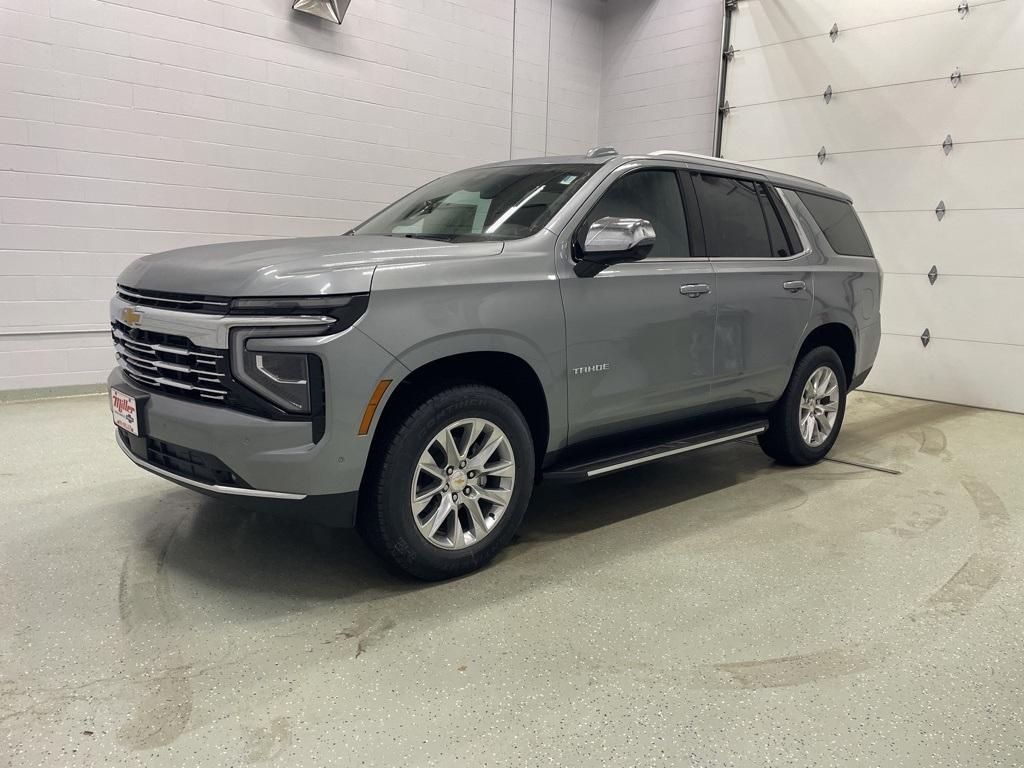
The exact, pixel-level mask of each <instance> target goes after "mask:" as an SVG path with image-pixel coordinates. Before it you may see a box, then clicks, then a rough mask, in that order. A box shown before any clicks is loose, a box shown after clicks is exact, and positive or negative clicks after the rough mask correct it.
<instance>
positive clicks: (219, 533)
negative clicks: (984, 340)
mask: <svg viewBox="0 0 1024 768" xmlns="http://www.w3.org/2000/svg"><path fill="white" fill-rule="evenodd" d="M892 402H893V401H875V402H874V404H872V401H871V400H868V401H867V402H866V403H865V407H871V408H872V410H873V411H874V412H872V413H868V414H863V415H862V416H861V417H860V418H858V419H857V420H856V421H852V422H851V423H850V424H849V425H848V427H847V429H846V430H844V434H843V438H842V440H841V441H840V444H839V445H837V454H841V453H843V452H844V451H856V452H857V453H859V454H863V453H864V452H865V451H866V450H867V449H869V448H870V446H871V444H872V443H875V442H877V441H879V440H881V439H883V438H885V437H887V436H890V435H895V434H897V433H900V432H904V433H910V432H912V430H913V429H914V428H915V427H920V426H921V425H925V424H934V423H936V422H939V421H942V420H944V419H948V418H953V417H954V416H958V415H962V414H963V413H964V409H958V408H956V407H954V406H944V405H938V404H933V403H923V404H920V405H918V404H913V405H910V407H897V408H893V407H892V406H891V403H892ZM897 402H912V401H897ZM878 406H882V407H878ZM832 466H833V467H837V465H832ZM806 471H813V470H799V469H796V470H794V469H789V468H783V467H779V466H775V465H773V464H772V463H771V461H770V460H769V459H767V458H766V457H765V456H764V455H763V454H762V453H761V452H760V450H759V449H758V448H757V447H756V446H752V445H745V444H732V445H723V446H719V447H716V448H712V449H708V450H705V451H701V452H699V453H695V454H691V455H689V456H685V457H679V458H678V459H669V460H665V461H661V462H656V463H653V464H649V465H645V466H642V467H637V468H635V469H633V470H629V471H625V472H621V473H617V474H615V475H613V476H609V477H606V478H600V479H597V480H593V481H590V482H587V483H577V484H566V485H558V484H550V485H547V484H545V485H540V486H538V487H537V488H536V489H535V492H534V497H533V500H532V502H531V505H530V508H529V510H528V512H527V515H526V518H525V520H524V522H523V524H522V526H521V528H520V531H519V533H518V534H517V536H516V538H515V539H514V540H513V543H512V545H511V546H510V547H509V548H507V549H506V550H505V552H503V553H502V554H501V555H499V557H498V558H497V560H496V564H498V563H500V564H504V567H506V568H508V567H511V566H513V565H514V566H515V569H516V570H517V571H521V568H526V569H528V570H529V573H530V575H531V576H535V577H537V578H542V574H541V573H539V572H537V571H538V569H537V568H534V567H533V566H534V565H535V563H531V562H530V558H531V555H530V552H531V550H534V549H535V548H537V547H538V546H539V545H544V544H547V543H550V542H559V540H567V539H572V538H573V537H576V536H580V535H585V534H588V533H590V532H595V531H599V530H601V529H604V528H606V527H609V526H619V527H621V528H622V531H621V535H622V537H623V541H624V542H627V543H624V544H623V545H622V546H623V547H628V548H630V549H631V550H636V551H637V552H642V550H643V549H644V548H645V547H646V546H650V545H651V544H650V542H647V541H645V540H644V537H643V536H638V535H632V534H635V533H636V531H634V530H632V529H631V526H633V527H634V528H635V527H636V526H637V523H636V521H637V519H638V518H642V517H644V516H646V515H651V514H652V513H654V514H657V516H658V517H657V527H658V540H659V542H661V543H664V542H665V541H666V540H667V541H671V540H673V539H679V538H684V537H687V536H693V535H696V534H699V533H700V532H702V531H705V530H707V529H709V528H712V527H714V526H724V525H728V524H730V523H732V522H734V521H735V520H736V519H738V518H741V517H743V516H746V515H750V514H753V513H755V512H756V511H757V508H756V507H754V506H751V505H750V504H749V503H747V504H745V505H743V506H738V507H729V506H726V507H725V508H724V509H723V506H722V505H721V504H709V505H702V504H701V503H700V501H701V499H707V498H710V497H713V496H714V495H715V494H717V493H720V492H722V491H724V490H726V489H730V488H735V487H737V486H739V485H741V484H744V483H749V482H752V481H756V480H757V479H758V478H760V477H762V476H764V475H773V476H774V475H776V474H778V473H790V472H796V473H799V472H806ZM854 471H863V470H854ZM817 472H818V473H819V475H822V471H821V470H817ZM849 473H850V470H848V469H847V470H844V471H839V470H838V468H836V471H835V472H834V473H833V474H831V475H829V474H823V475H822V476H824V478H825V479H824V481H823V482H826V483H828V482H839V481H840V480H841V479H842V477H844V476H845V475H846V474H849ZM776 490H778V489H776ZM147 502H148V504H149V506H148V507H146V506H143V507H142V508H140V509H138V510H137V511H138V512H139V513H140V514H139V515H138V516H137V518H136V519H137V521H138V525H139V527H140V535H139V541H140V546H141V547H142V548H145V549H148V550H150V553H151V555H152V556H153V557H154V558H155V559H158V560H159V563H160V566H159V567H161V568H163V567H167V568H168V569H171V570H172V571H174V572H177V573H179V574H180V575H183V576H187V577H188V578H191V579H197V580H200V581H203V582H207V583H209V584H210V585H211V586H212V587H214V588H217V587H220V588H223V589H234V590H238V591H242V592H245V593H250V594H251V593H256V594H260V593H262V594H267V595H277V596H280V597H287V598H295V599H300V600H301V599H312V600H337V599H344V598H346V597H354V596H360V597H361V598H364V599H376V598H381V597H386V596H388V595H394V594H400V593H407V592H414V591H417V590H424V589H431V588H432V585H425V584H422V583H420V582H417V581H414V580H411V579H408V578H406V577H404V576H402V575H401V574H396V573H394V572H393V571H389V570H388V569H386V568H385V567H384V566H383V565H382V563H381V562H380V561H379V560H378V559H377V558H376V557H375V556H374V555H373V554H372V553H370V551H369V550H368V549H367V548H366V547H365V545H364V544H363V542H362V540H361V539H360V538H359V536H358V535H357V534H356V533H355V532H354V531H351V530H335V529H330V528H326V527H323V526H318V525H313V524H310V523H306V522H301V521H297V520H291V519H289V518H288V517H287V516H285V515H274V514H269V513H255V512H250V511H246V510H243V509H240V508H237V507H234V506H231V505H229V504H226V503H223V502H220V501H215V500H212V499H206V498H204V497H200V496H196V495H195V494H192V493H190V492H188V491H181V490H169V491H168V492H167V494H165V495H163V496H160V497H158V498H156V499H151V500H147ZM706 506H707V507H711V509H710V511H709V510H707V509H705V507H706ZM154 532H156V534H154ZM608 535H609V536H611V537H615V536H618V535H620V533H619V532H618V531H616V532H611V531H610V530H609V532H608ZM562 545H564V550H565V557H564V558H562V557H559V559H558V563H557V566H558V570H557V572H558V573H559V575H560V576H564V575H565V573H566V572H567V571H566V569H570V570H571V569H573V568H586V567H594V566H596V565H599V564H600V562H599V561H597V560H596V558H607V557H609V556H611V555H612V554H614V552H615V551H616V547H615V546H614V545H613V546H611V547H605V548H604V550H605V552H604V553H603V554H595V553H594V552H593V551H592V550H588V552H587V554H586V555H584V556H582V559H581V556H580V554H579V552H578V551H574V547H573V544H572V542H571V541H564V542H561V543H560V544H557V545H556V547H562ZM609 551H610V553H611V554H609ZM520 566H521V567H520ZM541 570H542V569H541ZM492 575H493V574H492ZM520 576H521V573H520ZM467 578H472V577H467ZM510 578H511V577H510Z"/></svg>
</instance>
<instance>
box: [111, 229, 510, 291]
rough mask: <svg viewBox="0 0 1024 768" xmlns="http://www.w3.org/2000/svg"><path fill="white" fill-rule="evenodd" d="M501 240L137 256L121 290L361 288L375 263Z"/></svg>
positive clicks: (292, 244)
mask: <svg viewBox="0 0 1024 768" xmlns="http://www.w3.org/2000/svg"><path fill="white" fill-rule="evenodd" d="M503 248H504V243H502V242H484V243H444V242H438V241H435V240H420V239H415V238H404V237H386V236H382V235H335V236H331V237H303V238H293V239H284V240H250V241H247V242H241V243H218V244H216V245H199V246H193V247H191V248H179V249H178V250H175V251H166V252H164V253H154V254H153V255H151V256H144V257H142V258H141V259H138V260H136V261H134V262H132V263H131V264H129V265H128V267H127V268H126V269H125V270H124V271H123V272H122V273H121V275H120V276H119V277H118V279H117V281H118V283H120V284H121V285H123V286H125V287H127V288H135V289H137V290H151V291H170V292H173V293H192V294H202V295H205V296H229V297H236V296H311V295H316V294H321V295H329V294H342V293H366V292H368V291H369V290H370V281H371V279H372V277H373V271H374V269H375V268H376V267H377V266H379V265H382V264H388V265H394V264H403V263H409V264H413V263H417V262H422V261H433V260H439V259H463V258H473V257H480V256H495V255H497V254H499V253H501V251H502V249H503Z"/></svg>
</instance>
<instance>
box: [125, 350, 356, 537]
mask: <svg viewBox="0 0 1024 768" xmlns="http://www.w3.org/2000/svg"><path fill="white" fill-rule="evenodd" d="M107 383H108V385H109V386H111V387H115V388H117V389H118V390H120V391H121V392H124V393H125V394H129V395H132V396H133V397H135V398H136V400H137V401H138V402H139V403H140V405H141V409H142V412H143V413H144V417H143V421H142V423H143V433H144V434H143V436H142V437H136V436H134V435H131V434H129V433H127V432H125V431H123V430H120V429H115V439H116V441H117V444H118V447H120V448H121V450H122V451H123V452H124V454H125V455H126V456H127V457H128V458H129V459H131V460H132V461H133V462H134V463H135V464H136V465H138V466H139V467H141V468H143V469H145V470H147V471H149V472H152V473H154V474H156V475H159V476H161V477H163V478H165V479H167V480H170V481H171V482H174V483H177V484H178V485H181V486H183V487H185V488H189V489H190V490H193V491H198V492H200V493H203V494H205V495H207V496H211V497H213V498H216V499H220V500H222V501H228V502H231V503H234V504H237V505H240V506H243V507H247V508H250V509H258V510H267V511H270V512H280V513H284V514H287V515H289V516H293V517H299V518H302V519H306V520H312V521H315V522H319V523H323V524H325V525H330V526H334V527H350V526H352V525H354V524H355V516H356V502H357V499H358V495H359V494H358V483H357V484H356V486H355V487H353V488H351V489H348V490H342V491H332V492H327V493H308V492H303V491H298V490H295V489H296V488H298V487H300V485H301V482H298V483H297V482H296V478H301V477H303V476H305V475H306V474H307V473H309V472H311V471H315V467H316V466H317V461H316V457H315V456H314V455H313V453H312V452H311V451H310V450H309V449H310V448H312V447H313V446H312V444H311V443H310V436H309V433H310V430H311V426H310V424H309V423H308V422H275V421H270V420H268V419H260V418H258V417H254V416H249V415H247V414H243V413H237V412H233V411H230V410H228V409H225V408H219V407H216V406H207V405H199V404H196V403H191V402H187V401H181V400H177V399H175V398H172V397H167V396H164V395H159V394H154V393H152V392H147V391H145V390H142V389H141V388H139V387H136V386H135V385H133V384H131V383H129V382H127V381H125V379H124V377H123V376H122V375H121V372H120V371H119V370H117V369H115V370H114V371H112V372H111V374H110V376H109V377H108V379H107ZM168 444H169V445H170V446H173V447H174V448H175V449H176V450H178V451H179V452H184V453H186V454H191V453H192V452H196V454H198V455H200V456H203V457H205V458H206V461H205V462H204V463H207V464H209V463H215V464H216V465H217V467H220V468H222V469H221V471H220V472H218V474H217V475H214V474H212V473H210V472H209V471H204V472H202V473H201V474H200V473H199V472H196V471H192V470H191V468H190V467H189V464H188V463H186V462H178V463H170V462H168V461H167V460H166V459H164V460H163V461H160V462H158V461H156V460H155V459H154V450H155V449H154V447H153V446H154V445H160V446H163V447H164V448H165V449H166V446H167V445H168ZM249 448H251V449H252V450H246V449H249ZM200 451H202V453H199V452H200ZM197 461H203V459H197ZM217 477H224V478H225V480H224V481H223V482H218V480H217V479H216V478H217ZM257 478H258V480H257V481H256V483H254V482H253V481H254V480H256V479H257ZM275 488H290V489H292V490H275Z"/></svg>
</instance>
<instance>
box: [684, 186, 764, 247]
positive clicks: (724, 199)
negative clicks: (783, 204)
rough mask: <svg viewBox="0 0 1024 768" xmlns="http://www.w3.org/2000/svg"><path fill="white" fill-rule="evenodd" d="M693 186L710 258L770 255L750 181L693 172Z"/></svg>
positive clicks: (762, 216)
mask: <svg viewBox="0 0 1024 768" xmlns="http://www.w3.org/2000/svg"><path fill="white" fill-rule="evenodd" d="M693 186H694V188H695V189H696V192H697V202H698V203H699V204H700V217H701V221H702V222H703V223H704V239H705V241H706V242H707V245H708V256H709V257H711V258H712V259H715V258H718V259H721V258H742V259H751V258H758V259H760V258H768V257H770V256H771V255H772V246H771V241H770V240H769V239H768V228H767V227H766V226H765V220H764V214H763V213H762V211H761V202H760V200H759V199H758V194H757V191H756V190H755V188H754V183H753V182H750V181H744V180H742V179H730V178H728V177H726V176H714V175H711V174H706V173H695V174H693Z"/></svg>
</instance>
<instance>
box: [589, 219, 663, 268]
mask: <svg viewBox="0 0 1024 768" xmlns="http://www.w3.org/2000/svg"><path fill="white" fill-rule="evenodd" d="M654 241H655V232H654V226H653V225H652V224H651V222H649V221H647V219H624V218H618V217H616V216H605V217H604V218H603V219H598V220H597V221H595V222H594V223H593V224H591V225H590V228H589V229H588V230H587V236H586V239H585V240H584V241H583V242H582V243H581V244H580V251H581V252H582V255H581V256H580V257H579V259H578V260H577V261H576V266H575V267H573V271H574V272H575V273H576V274H577V275H579V276H580V277H593V276H594V275H596V274H598V273H599V272H601V270H603V269H605V268H606V267H610V266H611V265H612V264H620V263H622V262H626V261H640V260H641V259H643V258H645V257H646V256H647V254H649V253H650V252H651V249H652V248H653V247H654Z"/></svg>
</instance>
